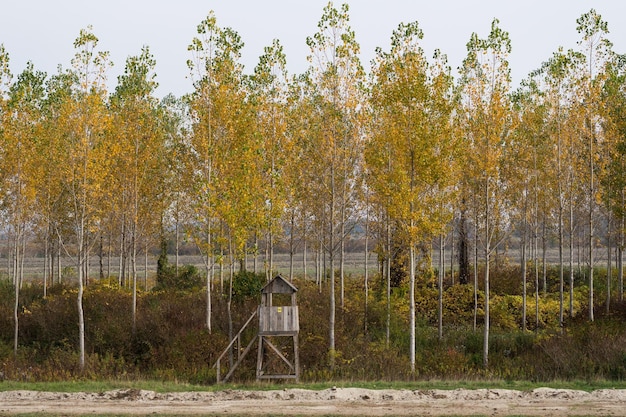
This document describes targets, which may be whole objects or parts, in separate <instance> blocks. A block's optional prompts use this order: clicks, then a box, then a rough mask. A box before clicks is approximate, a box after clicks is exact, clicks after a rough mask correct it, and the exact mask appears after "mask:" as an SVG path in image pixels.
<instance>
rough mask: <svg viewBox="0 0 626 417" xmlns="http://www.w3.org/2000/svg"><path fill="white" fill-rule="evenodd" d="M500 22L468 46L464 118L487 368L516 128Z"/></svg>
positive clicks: (463, 80) (463, 77)
mask: <svg viewBox="0 0 626 417" xmlns="http://www.w3.org/2000/svg"><path fill="white" fill-rule="evenodd" d="M498 24H499V21H498V20H497V19H494V21H493V22H492V25H491V32H490V34H489V36H488V37H487V38H486V39H480V38H479V37H478V35H477V34H475V33H474V34H472V36H471V38H470V41H469V42H468V44H467V49H468V55H467V57H466V59H465V60H464V61H463V66H462V68H461V80H460V89H461V95H462V110H461V111H462V113H461V115H462V117H463V118H464V119H463V120H464V126H465V136H466V141H467V144H466V147H467V149H468V150H469V154H470V155H469V157H468V158H467V162H468V164H469V166H467V167H465V168H464V172H466V174H468V175H467V178H470V179H471V180H469V182H468V184H467V185H466V187H468V188H469V190H471V191H470V192H471V193H472V194H473V195H474V196H475V198H476V202H477V203H478V204H477V205H475V206H474V207H473V208H474V210H476V211H475V218H476V220H477V221H480V223H481V227H480V229H481V234H482V252H483V267H484V275H483V277H484V291H485V305H484V315H485V320H484V329H483V330H484V345H483V365H484V366H485V367H486V366H488V363H489V329H490V316H489V301H490V298H489V297H490V294H489V287H490V285H489V278H490V270H489V268H490V263H491V255H492V253H493V252H494V251H495V249H496V248H497V247H498V245H499V243H500V242H501V241H502V239H501V236H502V234H499V233H498V232H499V231H502V228H503V223H502V221H503V217H502V214H503V213H504V212H506V210H505V203H506V200H505V199H504V196H503V192H502V186H503V184H504V183H505V181H504V171H503V170H502V163H503V159H504V154H503V150H504V149H505V146H504V145H505V144H506V143H507V138H508V132H509V127H510V124H511V121H510V115H509V111H510V108H509V101H508V94H509V89H510V82H511V81H510V70H509V64H508V60H507V57H508V54H509V53H510V52H511V42H510V39H509V35H508V33H507V32H506V31H504V30H502V29H501V28H500V27H499V26H498ZM477 226H478V225H477ZM477 238H478V236H477Z"/></svg>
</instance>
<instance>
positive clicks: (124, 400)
mask: <svg viewBox="0 0 626 417" xmlns="http://www.w3.org/2000/svg"><path fill="white" fill-rule="evenodd" d="M38 412H46V413H53V414H59V415H81V414H82V415H89V414H94V413H98V414H125V415H148V414H156V415H158V414H170V415H185V414H186V415H233V414H235V415H311V416H320V415H343V416H356V415H361V416H388V415H397V416H403V415H406V416H408V415H411V416H449V415H459V416H469V415H486V416H511V415H516V416H520V415H524V416H527V415H528V416H579V415H586V416H626V390H597V391H593V392H590V393H589V392H585V391H576V390H565V389H551V388H538V389H535V390H532V391H514V390H502V389H479V390H464V389H458V390H416V391H412V390H367V389H359V388H331V389H327V390H323V391H311V390H303V389H285V390H275V391H238V390H225V391H218V392H186V393H156V392H153V391H143V390H135V389H124V390H114V391H107V392H101V393H59V392H38V391H5V392H0V415H11V414H20V413H38Z"/></svg>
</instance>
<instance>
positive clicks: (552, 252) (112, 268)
mask: <svg viewBox="0 0 626 417" xmlns="http://www.w3.org/2000/svg"><path fill="white" fill-rule="evenodd" d="M471 255H472V254H470V256H471ZM479 256H480V255H479ZM499 256H500V260H501V262H507V263H509V264H518V263H519V259H520V254H519V250H517V249H513V250H511V249H509V251H508V252H507V253H506V254H504V253H503V252H500V253H499ZM528 256H531V255H530V254H529V255H528ZM541 256H542V254H541V251H540V255H539V257H540V261H541ZM574 256H575V258H574V261H575V262H576V261H577V260H578V253H575V254H574ZM432 257H433V258H432V264H433V266H434V267H435V268H437V267H438V265H439V252H438V251H437V250H435V251H433V254H432ZM307 258H308V259H307V268H306V274H307V276H308V277H311V278H313V277H314V276H315V254H313V253H309V254H308V257H307ZM450 258H451V254H450V252H449V249H448V251H447V252H446V253H445V254H444V259H445V269H446V271H448V273H449V271H450V263H451V259H450ZM169 260H170V263H171V264H174V263H175V257H174V256H170V257H169ZM531 260H532V259H529V261H531ZM546 260H547V263H548V264H553V265H554V264H557V263H558V260H559V257H558V250H557V249H556V248H551V249H549V250H548V251H547V255H546ZM594 260H595V263H596V265H598V266H600V267H603V266H606V263H607V256H606V249H603V248H600V249H598V250H597V251H596V253H595V254H594ZM564 261H565V262H566V263H567V262H568V261H569V255H568V254H567V252H565V253H564ZM580 261H581V263H583V264H584V262H586V259H585V258H584V256H582V255H581V260H580ZM99 262H100V260H99V258H98V257H97V256H92V257H91V259H90V273H89V276H90V277H92V278H97V277H98V276H99V271H100V266H99ZM264 262H265V257H264V256H259V257H258V258H257V270H258V271H259V272H262V271H263V268H264ZM335 262H336V268H339V259H338V258H337V259H336V261H335ZM454 262H455V265H454V268H455V270H456V269H458V265H457V264H456V260H454ZM61 263H62V265H61V269H62V272H63V275H64V277H65V278H67V279H72V278H73V277H75V275H76V274H75V266H74V264H73V263H72V261H71V260H70V259H68V258H63V259H61ZM102 263H103V269H104V273H105V275H107V271H109V274H110V276H111V277H117V276H118V273H119V258H118V257H111V259H110V261H109V260H108V259H107V258H104V259H103V261H102ZM179 264H180V265H194V266H196V267H197V268H198V269H199V270H204V268H205V266H204V262H203V260H202V257H201V256H193V255H184V256H179ZM615 265H616V262H615V261H613V267H615ZM156 266H157V258H156V257H155V256H148V258H147V274H148V278H150V277H152V276H153V275H154V273H155V272H156ZM327 266H328V261H327ZM236 267H238V263H236ZM344 267H345V274H346V276H347V277H348V278H350V277H362V276H363V275H364V271H365V254H364V253H363V252H353V253H347V254H346V259H345V264H344ZM227 268H228V266H224V269H225V273H227V271H228V269H227ZM247 268H248V270H251V271H252V270H254V258H253V257H252V256H249V257H248V259H247ZM367 268H368V269H369V272H370V274H375V273H376V272H377V270H378V262H377V255H376V254H375V253H372V252H370V254H369V256H368V260H367ZM43 269H44V259H43V258H40V257H29V258H27V259H26V260H25V261H24V277H25V279H27V280H32V279H35V280H42V278H43ZM274 269H275V270H276V271H277V272H278V273H281V274H283V275H288V274H289V255H288V254H276V255H274ZM10 271H11V267H10V260H8V259H7V258H6V255H3V256H0V274H1V275H8V274H9V272H10ZM216 271H219V267H217V266H216ZM137 272H138V275H139V277H140V278H143V277H144V276H145V272H146V258H145V257H144V256H143V255H141V256H140V257H139V258H138V263H137ZM217 273H219V272H217ZM303 273H304V264H303V256H302V253H298V254H296V255H295V256H294V275H296V276H302V275H303ZM56 276H57V273H56V272H55V277H56ZM55 280H56V278H55Z"/></svg>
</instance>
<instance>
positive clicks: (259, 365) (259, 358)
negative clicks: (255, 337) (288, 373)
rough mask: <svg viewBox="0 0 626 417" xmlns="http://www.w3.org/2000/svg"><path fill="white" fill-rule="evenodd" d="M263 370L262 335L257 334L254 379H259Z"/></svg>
mask: <svg viewBox="0 0 626 417" xmlns="http://www.w3.org/2000/svg"><path fill="white" fill-rule="evenodd" d="M262 372H263V336H260V335H259V351H258V353H257V358H256V380H257V381H258V380H260V379H261V373H262Z"/></svg>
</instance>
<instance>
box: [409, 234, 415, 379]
mask: <svg viewBox="0 0 626 417" xmlns="http://www.w3.org/2000/svg"><path fill="white" fill-rule="evenodd" d="M409 338H410V339H409V362H410V364H411V374H415V245H414V244H413V243H411V244H410V245H409Z"/></svg>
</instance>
